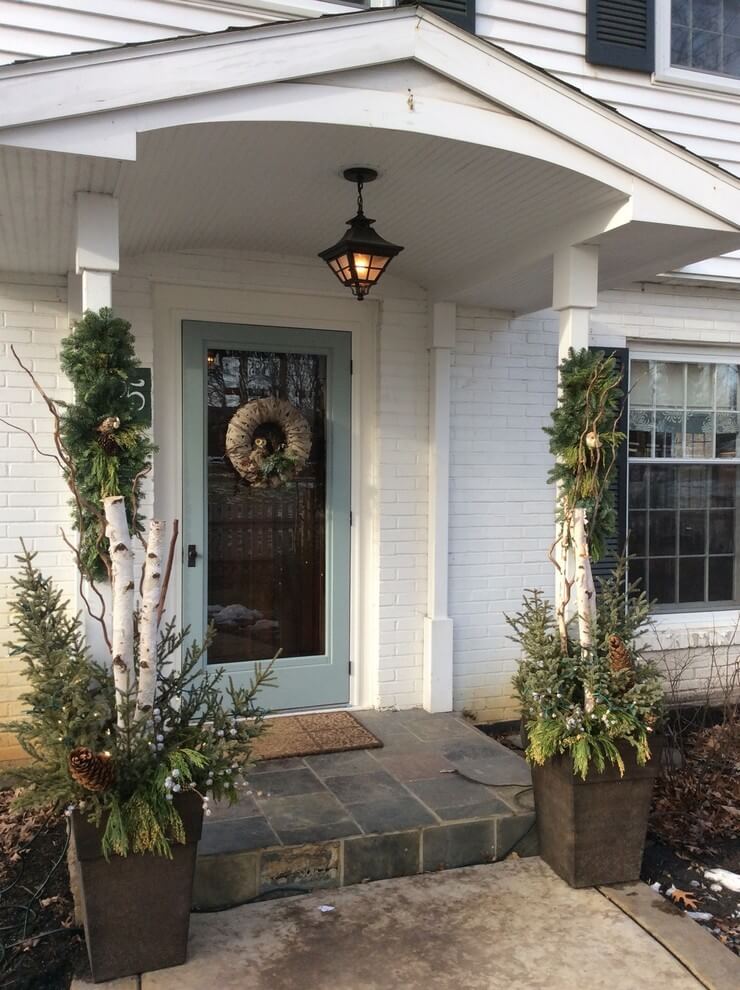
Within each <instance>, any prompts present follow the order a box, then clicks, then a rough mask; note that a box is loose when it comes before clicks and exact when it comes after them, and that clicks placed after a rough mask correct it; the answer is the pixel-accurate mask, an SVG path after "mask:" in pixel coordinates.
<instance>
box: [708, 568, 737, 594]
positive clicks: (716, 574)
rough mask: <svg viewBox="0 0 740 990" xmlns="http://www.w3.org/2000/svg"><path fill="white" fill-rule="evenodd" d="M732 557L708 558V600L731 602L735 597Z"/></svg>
mask: <svg viewBox="0 0 740 990" xmlns="http://www.w3.org/2000/svg"><path fill="white" fill-rule="evenodd" d="M734 569H735V560H734V558H733V557H710V558H709V601H710V602H731V601H734V599H735V589H734V577H733V573H734Z"/></svg>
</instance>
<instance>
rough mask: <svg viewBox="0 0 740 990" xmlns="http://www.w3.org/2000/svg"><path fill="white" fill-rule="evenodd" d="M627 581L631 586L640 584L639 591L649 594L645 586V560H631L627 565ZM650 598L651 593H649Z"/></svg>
mask: <svg viewBox="0 0 740 990" xmlns="http://www.w3.org/2000/svg"><path fill="white" fill-rule="evenodd" d="M627 580H628V581H629V583H630V584H635V583H636V582H639V588H638V589H637V590H638V591H644V592H646V593H647V592H648V588H647V585H646V584H645V561H644V560H633V559H630V560H629V562H628V564H627ZM648 597H650V596H649V593H648Z"/></svg>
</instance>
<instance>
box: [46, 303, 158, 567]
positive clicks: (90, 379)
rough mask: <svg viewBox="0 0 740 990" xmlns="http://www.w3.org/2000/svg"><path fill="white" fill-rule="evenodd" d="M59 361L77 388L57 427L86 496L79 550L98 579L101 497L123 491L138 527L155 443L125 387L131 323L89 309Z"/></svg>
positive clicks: (78, 515)
mask: <svg viewBox="0 0 740 990" xmlns="http://www.w3.org/2000/svg"><path fill="white" fill-rule="evenodd" d="M61 365H62V370H63V371H64V373H65V374H66V375H67V377H68V378H69V379H70V381H71V383H72V385H73V387H74V391H75V398H74V401H73V402H71V403H65V404H64V405H63V407H62V410H61V422H60V434H61V439H62V441H63V443H64V445H65V447H66V449H67V450H68V451H69V453H70V455H71V458H72V461H73V463H74V468H75V481H76V485H77V488H78V490H79V493H80V495H81V496H82V498H83V500H84V501H83V504H82V505H81V506H78V505H77V504H76V503H74V502H73V503H72V505H73V510H74V515H75V525H76V527H77V529H78V530H79V531H80V555H81V560H82V565H83V567H84V569H85V572H86V575H85V576H86V577H88V578H93V579H101V578H105V577H106V574H107V567H106V563H105V557H106V556H107V545H106V541H105V536H104V532H103V523H102V503H103V499H104V498H106V497H108V496H110V495H122V496H123V497H124V500H125V502H126V511H127V515H128V521H129V524H130V526H131V528H132V530H133V531H134V532H141V530H142V519H141V517H140V516H139V514H138V513H134V508H133V506H134V505H137V504H138V502H139V500H140V497H141V478H142V477H143V474H142V472H143V473H145V472H146V470H147V468H148V465H149V463H150V459H151V456H152V453H153V451H154V447H153V445H152V443H151V441H150V439H149V436H148V432H147V431H148V426H147V423H146V422H145V420H144V417H143V415H142V413H141V412H140V411H139V409H138V408H137V404H136V402H135V401H134V399H132V398H131V397H130V396H129V395H128V389H127V384H128V381H129V379H130V377H131V375H132V373H133V372H134V371H135V370H136V369H137V368H138V367H139V365H140V362H139V360H138V359H137V357H136V353H135V351H134V335H133V334H132V333H131V324H130V323H127V322H126V320H122V319H120V318H118V317H115V316H114V315H113V312H112V310H110V309H101V310H100V312H99V313H94V312H92V311H91V310H88V312H86V313H85V315H84V316H83V318H82V319H81V320H79V321H78V322H77V323H75V324H74V326H73V328H72V333H71V334H70V336H69V337H67V338H65V339H64V340H63V341H62V350H61ZM60 405H61V403H60ZM85 503H89V504H85ZM92 507H94V508H95V510H99V511H94V510H93V508H92ZM134 515H135V518H134Z"/></svg>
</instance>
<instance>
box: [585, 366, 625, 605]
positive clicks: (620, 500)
mask: <svg viewBox="0 0 740 990" xmlns="http://www.w3.org/2000/svg"><path fill="white" fill-rule="evenodd" d="M589 350H591V351H602V352H603V353H604V354H613V355H614V357H615V358H616V361H617V367H618V368H619V369H620V371H621V372H622V391H623V392H624V401H623V404H622V412H621V415H620V417H619V422H618V423H617V430H618V431H619V432H620V433H624V435H625V439H624V440H623V441H622V443H621V444H620V446H619V450H618V451H617V463H616V464H615V466H614V471H613V473H612V480H611V484H610V485H609V487H610V489H611V491H612V492H613V494H614V508H615V511H616V513H617V532H616V534H615V535H614V536H612V537H611V538H610V539H609V540H607V544H606V553H605V554H604V556H603V557H602V558H601V560H595V561H592V564H591V569H592V571H593V576H594V582H595V583H596V586H597V587H598V585H599V584H600V583H601V582H602V581H604V580H607V579H608V578H610V577H611V575H612V572H613V570H614V568H615V567H616V566H617V561H618V560H619V557H620V555H621V554H623V553H624V550H625V545H626V543H627V448H628V443H627V427H628V419H629V410H628V409H627V396H628V394H629V376H630V362H629V351H628V349H627V348H626V347H614V348H610V347H590V348H589Z"/></svg>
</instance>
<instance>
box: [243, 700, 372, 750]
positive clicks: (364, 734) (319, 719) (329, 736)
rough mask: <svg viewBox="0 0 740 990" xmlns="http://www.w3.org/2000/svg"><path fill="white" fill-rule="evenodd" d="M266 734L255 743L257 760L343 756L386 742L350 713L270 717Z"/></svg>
mask: <svg viewBox="0 0 740 990" xmlns="http://www.w3.org/2000/svg"><path fill="white" fill-rule="evenodd" d="M266 726H267V728H266V730H265V733H264V735H262V736H260V737H259V738H258V739H256V740H255V743H254V749H253V753H252V755H253V758H254V759H255V760H278V759H285V758H286V757H290V756H316V755H317V754H318V753H343V752H345V751H347V750H352V749H377V748H378V747H379V746H382V745H383V743H382V742H381V741H380V740H379V739H378V738H377V737H376V736H374V735H373V734H372V732H370V730H369V729H366V728H365V726H364V725H361V724H360V723H359V722H358V721H357V719H356V718H355V717H354V715H351V714H350V713H349V712H321V713H320V714H318V715H286V716H284V717H283V718H271V719H269V720H268V721H267V723H266Z"/></svg>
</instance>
